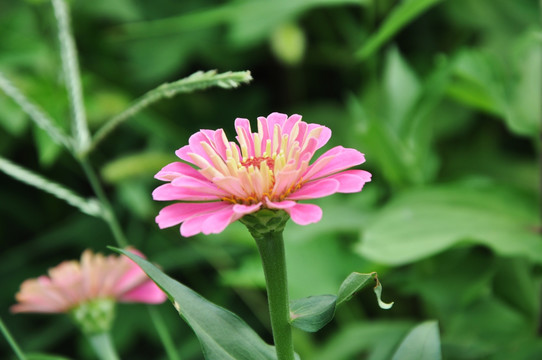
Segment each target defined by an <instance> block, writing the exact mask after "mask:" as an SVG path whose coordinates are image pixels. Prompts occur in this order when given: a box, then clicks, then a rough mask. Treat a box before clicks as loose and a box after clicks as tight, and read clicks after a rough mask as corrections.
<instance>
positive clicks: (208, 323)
mask: <svg viewBox="0 0 542 360" xmlns="http://www.w3.org/2000/svg"><path fill="white" fill-rule="evenodd" d="M117 251H118V252H120V253H122V254H124V255H126V256H128V257H129V258H130V259H132V260H133V261H135V262H136V263H137V264H138V265H139V266H140V267H141V269H143V271H145V273H146V274H147V275H148V276H149V277H150V278H151V279H152V280H153V281H154V282H155V283H156V284H158V286H160V288H161V289H162V290H164V292H166V294H167V295H168V297H169V299H170V300H171V302H172V303H173V305H174V306H175V309H177V311H178V312H179V315H180V316H181V317H182V318H183V319H184V320H185V321H186V322H187V323H188V324H189V325H190V327H192V329H193V330H194V332H195V333H196V335H197V336H198V338H199V340H200V343H201V346H202V348H203V353H204V354H205V358H206V359H209V360H213V359H215V360H222V359H232V360H233V359H246V360H249V359H250V360H252V359H255V360H256V359H276V354H275V351H274V349H273V347H272V346H270V345H267V344H266V343H265V342H264V341H263V340H262V339H261V338H260V337H259V336H258V335H257V334H256V333H255V332H254V331H253V330H252V329H251V328H250V327H248V325H247V324H246V323H245V322H244V321H243V320H241V319H240V318H239V317H238V316H237V315H235V314H233V313H231V312H229V311H227V310H226V309H224V308H221V307H219V306H217V305H215V304H213V303H211V302H209V301H208V300H206V299H205V298H203V297H202V296H200V295H199V294H198V293H196V292H194V291H193V290H191V289H190V288H187V287H186V286H184V285H183V284H181V283H179V282H177V281H175V280H173V279H172V278H170V277H169V276H167V275H166V274H164V273H163V272H161V271H160V270H159V269H158V268H157V267H156V266H154V265H152V264H151V263H150V262H148V261H146V260H143V259H142V258H140V257H138V256H137V255H133V254H131V253H130V252H129V251H125V250H120V249H117Z"/></svg>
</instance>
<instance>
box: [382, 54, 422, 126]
mask: <svg viewBox="0 0 542 360" xmlns="http://www.w3.org/2000/svg"><path fill="white" fill-rule="evenodd" d="M383 80H384V84H385V89H386V95H387V103H388V106H387V109H386V110H387V111H388V118H389V120H390V123H391V124H392V125H393V127H394V128H396V129H397V130H401V125H402V124H403V122H404V121H405V120H407V119H405V117H406V116H407V114H408V113H409V112H410V111H411V110H412V108H413V106H414V105H415V104H416V100H417V99H418V97H419V95H420V88H421V87H420V82H419V80H418V76H417V75H416V73H415V72H414V71H412V69H411V68H410V66H409V65H408V63H407V62H406V60H405V59H404V58H403V57H402V56H401V54H400V53H399V50H398V49H397V48H396V47H393V48H391V49H390V50H389V51H388V52H387V53H386V59H385V72H384V79H383Z"/></svg>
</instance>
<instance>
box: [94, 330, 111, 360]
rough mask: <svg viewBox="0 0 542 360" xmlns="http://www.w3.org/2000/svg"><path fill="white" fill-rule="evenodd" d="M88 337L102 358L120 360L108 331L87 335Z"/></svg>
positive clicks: (102, 359)
mask: <svg viewBox="0 0 542 360" xmlns="http://www.w3.org/2000/svg"><path fill="white" fill-rule="evenodd" d="M87 338H88V341H89V342H90V345H91V346H92V348H93V349H94V352H95V353H96V355H98V358H99V359H100V360H119V356H118V355H117V352H116V350H115V347H114V346H113V342H112V341H111V336H110V335H109V333H108V332H103V333H98V334H92V335H87Z"/></svg>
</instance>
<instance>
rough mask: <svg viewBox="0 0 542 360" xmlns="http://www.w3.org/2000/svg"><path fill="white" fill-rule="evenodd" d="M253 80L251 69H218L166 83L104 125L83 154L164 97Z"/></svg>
mask: <svg viewBox="0 0 542 360" xmlns="http://www.w3.org/2000/svg"><path fill="white" fill-rule="evenodd" d="M250 81H252V76H251V75H250V71H236V72H232V71H227V72H224V73H220V74H217V72H216V70H210V71H206V72H203V71H197V72H195V73H193V74H192V75H190V76H188V77H185V78H183V79H180V80H177V81H174V82H172V83H165V84H162V85H160V86H158V87H157V88H155V89H152V90H150V91H148V92H147V93H145V94H144V95H143V96H142V97H140V98H139V99H137V100H136V101H135V102H134V103H132V104H131V105H130V107H129V108H128V109H126V110H124V111H123V112H121V113H120V114H118V115H117V116H115V117H114V118H112V119H111V120H109V121H108V122H107V123H105V125H103V126H102V127H101V128H100V129H98V131H97V132H96V133H95V134H94V137H93V139H92V143H91V144H90V145H89V146H88V147H87V148H86V149H85V151H82V152H81V155H82V156H86V154H88V153H89V152H91V151H92V150H93V149H94V148H96V146H97V145H98V144H99V143H100V142H101V141H102V140H103V139H105V138H106V137H107V136H108V135H109V134H110V133H111V132H112V131H113V130H115V128H116V127H117V126H119V125H120V124H121V123H123V122H124V121H126V120H128V119H129V118H131V117H133V116H134V115H135V114H137V113H138V112H140V111H141V110H143V109H144V108H146V107H148V106H150V105H152V104H154V103H155V102H157V101H158V100H161V99H164V98H171V97H173V96H175V95H177V94H179V93H190V92H193V91H196V90H203V89H207V88H209V87H213V86H218V87H221V88H223V89H232V88H236V87H238V86H239V85H241V84H242V83H248V82H250Z"/></svg>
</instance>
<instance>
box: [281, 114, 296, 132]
mask: <svg viewBox="0 0 542 360" xmlns="http://www.w3.org/2000/svg"><path fill="white" fill-rule="evenodd" d="M299 120H301V115H297V114H294V115H291V116H290V117H289V118H288V120H286V121H285V122H284V125H283V126H282V133H283V134H288V135H290V134H291V132H292V129H293V128H294V125H295V124H296V123H297V122H298V121H299Z"/></svg>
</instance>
